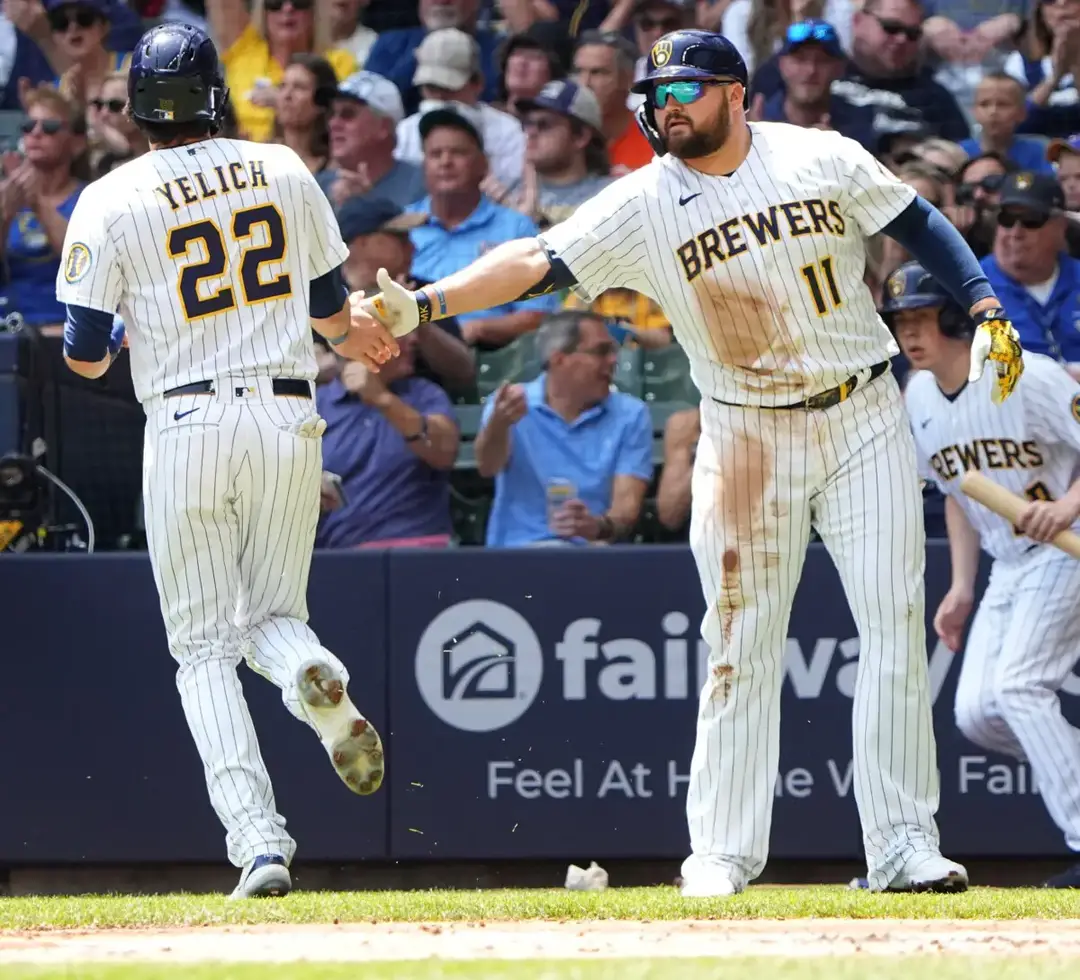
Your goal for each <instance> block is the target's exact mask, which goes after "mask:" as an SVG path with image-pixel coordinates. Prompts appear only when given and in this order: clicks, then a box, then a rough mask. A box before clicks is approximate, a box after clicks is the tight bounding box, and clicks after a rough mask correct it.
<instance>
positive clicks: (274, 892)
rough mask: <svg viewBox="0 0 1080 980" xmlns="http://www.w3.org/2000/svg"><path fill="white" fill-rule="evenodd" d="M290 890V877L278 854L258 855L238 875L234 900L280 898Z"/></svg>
mask: <svg viewBox="0 0 1080 980" xmlns="http://www.w3.org/2000/svg"><path fill="white" fill-rule="evenodd" d="M291 889H292V877H291V876H290V874H289V869H288V867H286V865H285V858H283V857H281V855H279V854H260V855H259V856H258V857H257V858H255V860H254V861H252V862H251V864H249V865H248V866H247V867H246V868H244V870H243V871H242V872H241V873H240V881H239V883H238V884H237V886H236V887H235V888H234V889H233V891H232V894H231V895H230V896H229V898H230V899H234V898H280V897H281V896H283V895H288V894H289V891H290V890H291Z"/></svg>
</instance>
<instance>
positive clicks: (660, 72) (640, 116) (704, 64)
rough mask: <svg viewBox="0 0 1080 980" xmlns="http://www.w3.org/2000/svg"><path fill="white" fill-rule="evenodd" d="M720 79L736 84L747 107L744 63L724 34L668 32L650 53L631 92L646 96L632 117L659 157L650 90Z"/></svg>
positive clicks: (662, 147)
mask: <svg viewBox="0 0 1080 980" xmlns="http://www.w3.org/2000/svg"><path fill="white" fill-rule="evenodd" d="M680 79H682V80H685V81H698V80H705V79H720V80H722V81H730V82H738V83H739V84H740V85H742V87H743V105H744V106H747V105H749V104H750V102H749V99H750V96H749V91H748V89H749V85H748V78H747V71H746V62H745V61H743V57H742V55H741V54H739V51H738V48H736V47H735V45H734V44H732V43H731V42H730V41H729V40H728V39H727V38H726V37H724V35H723V34H714V33H713V32H712V31H698V30H685V31H671V32H670V33H669V34H665V35H664V36H663V37H662V38H660V40H658V41H657V42H656V43H655V44H654V45H653V46H652V49H651V50H650V51H649V57H648V59H647V60H646V63H645V74H644V75H643V76H642V77H641V78H640V79H638V81H636V82H634V84H633V86H632V87H631V91H632V92H635V93H637V94H638V95H644V96H646V99H645V102H644V103H643V104H642V105H640V106H639V107H638V109H637V112H636V113H635V115H636V118H637V123H638V126H640V127H641V131H642V132H643V133H644V134H645V138H646V139H647V140H648V141H649V143H650V144H651V145H652V148H653V149H654V150H655V151H656V152H657V153H658V154H661V155H662V154H664V153H666V152H667V147H666V146H665V144H664V141H663V139H662V137H661V136H660V133H659V131H658V130H657V128H656V117H655V115H654V113H655V106H654V105H653V102H652V98H651V96H652V90H653V88H654V87H655V86H656V84H657V83H658V82H664V81H671V82H674V81H679V80H680Z"/></svg>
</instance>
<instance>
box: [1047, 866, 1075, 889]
mask: <svg viewBox="0 0 1080 980" xmlns="http://www.w3.org/2000/svg"><path fill="white" fill-rule="evenodd" d="M1042 887H1043V888H1080V864H1074V865H1073V866H1072V867H1071V868H1069V869H1067V870H1066V871H1062V872H1061V874H1056V875H1054V877H1053V878H1047V879H1046V881H1044V882H1043V883H1042Z"/></svg>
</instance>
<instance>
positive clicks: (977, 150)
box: [960, 72, 1050, 170]
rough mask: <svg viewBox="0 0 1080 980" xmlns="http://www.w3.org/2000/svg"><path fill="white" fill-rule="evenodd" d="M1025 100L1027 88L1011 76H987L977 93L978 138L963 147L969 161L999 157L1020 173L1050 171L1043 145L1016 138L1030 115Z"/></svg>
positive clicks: (965, 141)
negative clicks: (994, 154)
mask: <svg viewBox="0 0 1080 980" xmlns="http://www.w3.org/2000/svg"><path fill="white" fill-rule="evenodd" d="M1026 100H1027V89H1026V87H1025V86H1024V85H1022V84H1021V83H1020V82H1018V81H1017V80H1016V79H1015V78H1013V77H1012V75H1007V74H1005V73H1004V72H994V73H992V74H989V75H986V76H985V77H984V78H983V80H982V81H981V82H979V85H978V87H977V88H976V89H975V106H974V109H973V115H974V116H975V122H976V123H978V125H979V136H978V138H977V139H967V140H964V141H963V142H962V143H961V144H960V146H961V147H962V148H963V150H964V152H965V153H967V155H968V156H969V157H976V156H980V155H981V154H983V153H997V154H999V155H1000V156H1002V157H1004V158H1005V159H1007V160H1011V161H1012V162H1013V164H1014V165H1015V166H1016V168H1017V169H1018V170H1049V169H1050V167H1049V164H1048V163H1047V162H1046V156H1045V154H1046V149H1045V146H1044V144H1043V141H1042V140H1039V139H1033V138H1032V137H1030V136H1017V135H1016V130H1017V127H1019V126H1020V124H1021V123H1023V121H1024V116H1025V115H1026V114H1027V108H1026V104H1025V103H1026Z"/></svg>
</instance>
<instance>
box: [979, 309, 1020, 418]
mask: <svg viewBox="0 0 1080 980" xmlns="http://www.w3.org/2000/svg"><path fill="white" fill-rule="evenodd" d="M987 361H993V362H994V367H995V369H996V370H997V378H996V382H997V383H996V384H995V386H994V390H993V391H992V392H991V395H990V397H991V400H992V401H993V403H994V404H995V405H1000V404H1001V403H1002V402H1003V401H1005V399H1006V398H1008V397H1009V395H1011V394H1012V393H1013V389H1014V388H1015V387H1016V383H1017V382H1018V381H1019V380H1020V375H1022V374H1023V373H1024V351H1023V348H1022V347H1021V346H1020V335H1019V334H1018V333H1017V332H1016V328H1015V327H1013V325H1012V322H1011V321H1010V320H1009V318H1008V317H1007V316H1006V314H1005V311H1004V310H1001V309H994V310H987V311H985V312H984V313H982V314H980V315H979V317H978V318H977V320H976V327H975V337H974V338H973V340H972V341H971V368H970V370H969V371H968V381H969V382H975V381H978V380H979V378H981V377H982V375H983V370H984V369H985V368H986V362H987Z"/></svg>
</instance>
